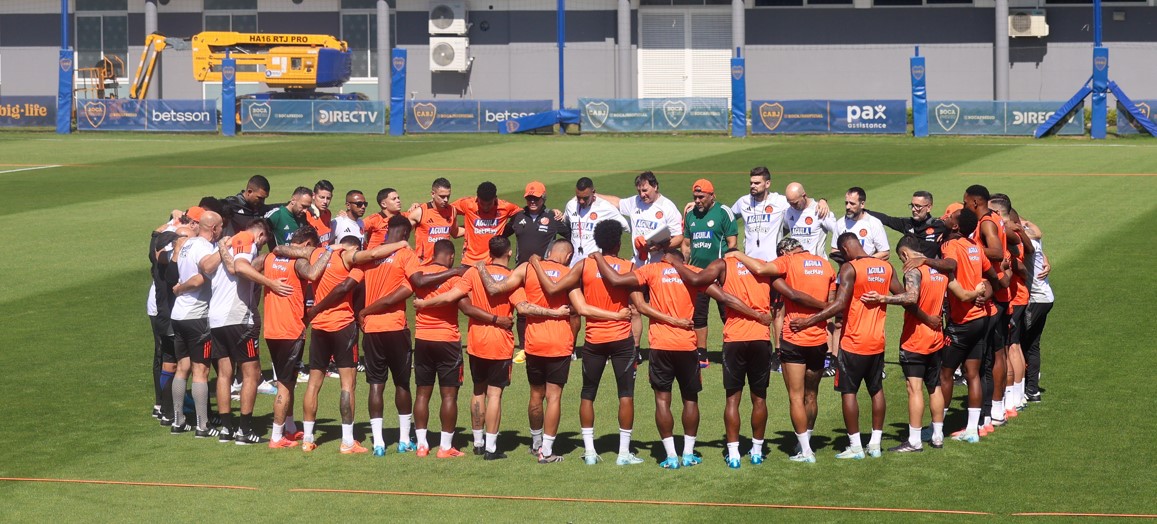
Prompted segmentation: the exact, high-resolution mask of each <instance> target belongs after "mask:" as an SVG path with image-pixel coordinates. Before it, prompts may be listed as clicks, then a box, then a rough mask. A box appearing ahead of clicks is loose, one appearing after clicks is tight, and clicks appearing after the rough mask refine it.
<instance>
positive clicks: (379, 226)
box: [362, 212, 390, 249]
mask: <svg viewBox="0 0 1157 524" xmlns="http://www.w3.org/2000/svg"><path fill="white" fill-rule="evenodd" d="M389 220H390V219H389V218H386V217H385V216H382V213H381V212H378V213H374V214H372V215H370V216H368V217H366V218H365V219H363V220H362V236H363V237H365V239H366V245H365V246H363V247H362V248H363V249H373V248H375V247H378V246H380V245H382V244H385V243H386V233H387V230H388V229H389V227H387V225H386V223H387V222H389Z"/></svg>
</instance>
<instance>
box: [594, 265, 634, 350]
mask: <svg viewBox="0 0 1157 524" xmlns="http://www.w3.org/2000/svg"><path fill="white" fill-rule="evenodd" d="M606 259H607V264H608V265H610V266H611V268H613V269H614V270H615V271H617V272H619V274H624V275H625V274H627V273H628V272H630V271H631V267H632V266H631V262H630V261H629V260H623V259H621V258H619V257H612V256H608V257H606ZM582 286H583V289H582V291H583V299H584V300H586V301H587V304H590V305H592V306H594V307H597V308H601V309H605V310H607V311H619V310H620V309H623V308H625V307H627V306H629V305H630V294H631V293H630V290H628V289H626V288H621V287H614V286H611V287H607V285H606V284H605V283H603V276H602V274H600V273H599V266H598V264H595V261H594V260H586V261H584V262H583V278H582ZM586 333H587V334H586V341H587V342H588V343H590V344H606V343H607V342H617V341H619V340H623V339H626V338H630V337H631V321H630V320H594V319H587V332H586Z"/></svg>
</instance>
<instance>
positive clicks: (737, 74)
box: [731, 65, 743, 80]
mask: <svg viewBox="0 0 1157 524" xmlns="http://www.w3.org/2000/svg"><path fill="white" fill-rule="evenodd" d="M731 78H734V79H736V80H739V79H741V78H743V66H741V65H736V66H731Z"/></svg>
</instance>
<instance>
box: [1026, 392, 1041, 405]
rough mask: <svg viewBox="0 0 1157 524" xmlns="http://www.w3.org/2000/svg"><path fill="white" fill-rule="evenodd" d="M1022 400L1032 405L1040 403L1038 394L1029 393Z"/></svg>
mask: <svg viewBox="0 0 1157 524" xmlns="http://www.w3.org/2000/svg"><path fill="white" fill-rule="evenodd" d="M1024 400H1025V401H1026V402H1031V403H1033V404H1035V403H1037V402H1040V401H1041V399H1040V393H1029V394H1027V395H1025V396H1024Z"/></svg>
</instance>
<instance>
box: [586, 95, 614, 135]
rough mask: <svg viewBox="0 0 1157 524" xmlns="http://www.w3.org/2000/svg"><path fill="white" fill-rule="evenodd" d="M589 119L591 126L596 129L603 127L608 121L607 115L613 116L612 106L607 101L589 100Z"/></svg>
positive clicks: (587, 106)
mask: <svg viewBox="0 0 1157 524" xmlns="http://www.w3.org/2000/svg"><path fill="white" fill-rule="evenodd" d="M584 109H586V110H587V120H589V121H590V122H591V126H592V127H594V128H595V129H599V128H601V127H603V124H606V123H607V117H609V116H611V106H609V105H607V103H606V102H587V105H586V107H585V108H584Z"/></svg>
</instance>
